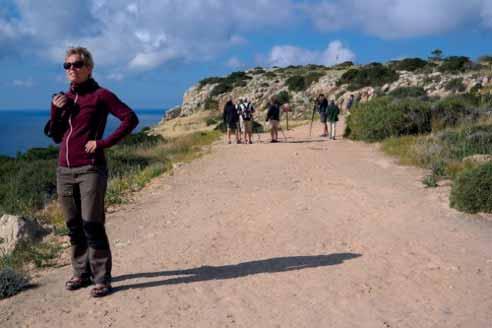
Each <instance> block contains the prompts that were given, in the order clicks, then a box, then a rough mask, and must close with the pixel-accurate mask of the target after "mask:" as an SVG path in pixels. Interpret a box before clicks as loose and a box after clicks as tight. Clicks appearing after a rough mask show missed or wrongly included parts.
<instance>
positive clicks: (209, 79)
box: [198, 76, 224, 88]
mask: <svg viewBox="0 0 492 328" xmlns="http://www.w3.org/2000/svg"><path fill="white" fill-rule="evenodd" d="M223 80H224V78H223V77H218V76H212V77H207V78H205V79H203V80H200V82H198V86H199V87H200V88H202V87H204V86H205V85H207V84H215V83H220V82H222V81H223Z"/></svg>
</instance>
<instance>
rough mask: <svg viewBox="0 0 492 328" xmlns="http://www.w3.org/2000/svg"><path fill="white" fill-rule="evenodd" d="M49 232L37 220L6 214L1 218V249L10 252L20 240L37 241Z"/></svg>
mask: <svg viewBox="0 0 492 328" xmlns="http://www.w3.org/2000/svg"><path fill="white" fill-rule="evenodd" d="M48 233H49V231H48V230H47V229H46V228H44V227H42V226H41V225H40V224H39V223H38V222H37V221H35V220H31V219H28V218H24V217H20V216H15V215H8V214H5V215H3V216H2V217H1V218H0V241H1V243H0V249H1V250H2V252H4V253H9V252H11V251H13V250H14V249H15V247H16V246H17V245H18V244H19V243H20V242H35V241H38V240H39V239H41V238H42V237H43V236H45V235H46V234H48Z"/></svg>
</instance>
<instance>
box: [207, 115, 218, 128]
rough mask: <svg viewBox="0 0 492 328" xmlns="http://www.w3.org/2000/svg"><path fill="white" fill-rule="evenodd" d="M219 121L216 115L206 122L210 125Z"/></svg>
mask: <svg viewBox="0 0 492 328" xmlns="http://www.w3.org/2000/svg"><path fill="white" fill-rule="evenodd" d="M219 122H220V120H218V119H217V118H216V117H208V118H207V120H206V121H205V124H207V126H210V125H215V124H217V123H219Z"/></svg>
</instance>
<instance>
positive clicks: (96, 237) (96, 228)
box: [83, 222, 109, 249]
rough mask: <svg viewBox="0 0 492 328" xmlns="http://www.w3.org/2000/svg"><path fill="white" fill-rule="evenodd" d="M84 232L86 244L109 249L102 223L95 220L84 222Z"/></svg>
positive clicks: (95, 247)
mask: <svg viewBox="0 0 492 328" xmlns="http://www.w3.org/2000/svg"><path fill="white" fill-rule="evenodd" d="M83 227H84V233H85V237H86V238H87V244H88V245H89V247H91V248H93V249H109V242H108V236H107V235H106V229H105V228H104V224H102V223H96V222H84V223H83Z"/></svg>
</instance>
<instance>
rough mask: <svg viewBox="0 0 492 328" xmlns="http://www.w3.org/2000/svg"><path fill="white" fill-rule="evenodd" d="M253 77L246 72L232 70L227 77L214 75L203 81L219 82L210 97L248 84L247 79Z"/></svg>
mask: <svg viewBox="0 0 492 328" xmlns="http://www.w3.org/2000/svg"><path fill="white" fill-rule="evenodd" d="M251 79H252V77H251V76H249V75H248V74H246V73H245V72H232V73H231V74H229V75H228V76H226V77H222V78H217V77H212V78H208V79H205V80H202V81H207V83H217V85H216V86H215V87H214V88H213V89H212V91H211V92H210V97H215V96H218V95H220V94H223V93H226V92H230V91H232V89H234V88H235V87H242V86H245V85H247V81H248V80H251Z"/></svg>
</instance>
